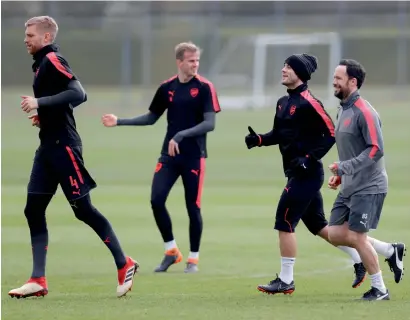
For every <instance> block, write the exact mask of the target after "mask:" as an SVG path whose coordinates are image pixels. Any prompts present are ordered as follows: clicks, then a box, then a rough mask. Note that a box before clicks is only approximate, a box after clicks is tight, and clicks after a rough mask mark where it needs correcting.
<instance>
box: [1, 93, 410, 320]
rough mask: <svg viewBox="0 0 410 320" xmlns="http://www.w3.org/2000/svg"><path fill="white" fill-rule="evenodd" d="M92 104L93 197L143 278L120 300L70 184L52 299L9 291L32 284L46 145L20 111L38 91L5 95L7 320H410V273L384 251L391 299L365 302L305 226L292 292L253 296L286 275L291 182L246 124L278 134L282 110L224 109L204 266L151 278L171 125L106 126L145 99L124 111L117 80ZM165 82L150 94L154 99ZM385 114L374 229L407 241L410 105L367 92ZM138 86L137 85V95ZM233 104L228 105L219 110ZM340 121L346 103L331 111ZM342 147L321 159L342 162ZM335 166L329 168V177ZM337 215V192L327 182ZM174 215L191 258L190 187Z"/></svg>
mask: <svg viewBox="0 0 410 320" xmlns="http://www.w3.org/2000/svg"><path fill="white" fill-rule="evenodd" d="M85 87H86V89H87V91H88V96H89V101H88V102H86V103H85V104H84V105H82V106H80V107H78V108H77V110H76V111H75V113H76V117H77V124H78V130H79V132H80V134H81V135H82V138H83V143H84V158H85V163H86V166H87V168H88V169H89V171H90V173H91V174H92V175H93V177H94V178H95V180H96V181H97V183H98V187H97V189H95V190H94V191H92V194H91V195H92V200H93V203H94V205H95V206H96V207H97V208H98V209H99V210H100V211H101V212H102V213H103V214H105V215H106V217H107V218H108V219H109V220H110V221H111V223H112V225H113V227H114V229H115V231H116V233H117V235H118V237H119V239H120V241H121V243H122V245H123V247H124V250H125V251H126V253H127V254H128V255H131V256H132V257H133V258H135V259H137V260H138V261H139V263H140V264H141V272H140V274H139V275H138V276H137V277H136V278H135V285H134V287H133V290H132V292H130V293H129V294H128V295H127V297H126V298H125V299H120V300H118V299H117V298H116V297H115V289H116V285H117V273H116V268H115V265H114V263H113V260H112V258H111V255H110V253H109V251H108V250H107V249H106V247H105V245H104V244H103V243H102V242H101V241H100V240H99V238H98V237H97V236H96V235H95V234H94V232H93V231H92V230H91V229H90V228H89V227H88V226H86V225H85V224H83V223H82V222H80V221H78V220H76V218H75V217H74V214H73V212H72V211H71V208H70V206H69V204H68V203H67V202H66V200H65V198H64V196H63V194H62V192H61V190H60V189H59V190H58V193H57V194H56V196H55V198H54V199H53V201H52V203H51V204H50V206H49V208H48V211H47V217H48V227H49V233H50V243H49V251H48V265H47V278H48V283H49V295H48V296H46V297H45V298H34V299H33V298H31V299H26V300H16V299H10V298H9V297H8V296H7V292H8V291H9V290H10V289H12V288H15V287H18V286H20V285H22V284H23V283H24V281H26V280H27V279H28V277H29V276H30V272H31V267H32V264H31V246H30V237H29V231H28V228H27V225H26V220H25V217H24V214H23V209H24V205H25V199H26V185H27V182H28V177H29V173H30V169H31V165H32V162H33V157H34V151H35V149H36V148H37V146H38V136H37V134H38V129H37V128H35V127H31V124H30V121H29V120H27V114H25V113H23V112H22V111H21V109H20V95H23V94H31V88H30V87H18V88H8V89H7V90H3V92H2V101H1V102H2V150H1V151H2V207H1V209H2V215H1V218H2V230H1V231H2V232H1V234H2V235H1V241H2V247H1V249H2V281H1V284H2V289H1V290H2V291H1V292H2V315H3V319H7V320H14V319H19V320H20V319H28V318H29V319H32V320H37V319H38V320H40V319H58V320H65V319H76V320H82V319H84V320H85V319H87V320H94V319H98V320H103V319H104V320H105V319H120V318H124V319H126V318H128V319H161V318H166V319H192V318H195V319H201V320H202V319H213V320H214V319H272V318H273V319H276V318H281V317H289V316H292V318H293V319H316V320H321V319H329V318H331V319H333V320H339V319H359V318H363V317H366V318H368V319H400V320H402V319H407V318H408V314H409V312H410V306H409V300H408V295H409V292H410V284H409V283H410V282H409V278H408V275H407V276H405V277H404V280H403V281H402V282H401V283H400V284H396V283H394V281H393V276H392V273H391V272H390V270H389V269H388V267H387V264H386V263H385V262H384V259H382V257H381V258H380V265H381V267H382V270H383V275H384V279H385V282H386V285H387V287H388V289H389V290H390V293H391V299H392V300H391V301H389V302H386V301H383V302H380V303H361V302H357V301H354V299H356V298H359V297H360V296H361V295H362V294H363V292H364V291H365V290H367V289H368V288H369V285H370V282H369V280H366V282H365V283H364V285H362V286H361V287H360V288H358V289H352V288H351V282H352V279H353V268H352V266H351V262H350V261H349V259H348V257H347V256H346V255H345V254H344V253H343V252H341V251H340V250H337V249H335V248H333V247H331V246H330V245H328V244H327V243H325V242H324V241H323V240H321V239H320V238H318V237H313V236H311V235H310V234H309V233H308V231H307V230H306V228H305V227H304V226H303V224H300V225H299V227H298V228H297V237H298V255H297V259H296V266H295V281H296V291H295V293H294V294H293V296H283V295H280V296H267V295H264V294H262V293H260V292H258V291H257V290H256V286H257V285H258V284H260V283H266V282H268V281H269V280H271V279H273V278H274V277H275V276H276V273H278V272H279V271H280V255H279V251H278V241H277V234H276V232H275V231H274V230H273V228H272V226H273V223H274V214H275V210H276V203H277V201H278V199H279V196H280V194H281V192H282V190H283V187H284V185H285V182H286V181H285V179H284V176H283V172H282V164H281V157H280V154H279V151H278V150H277V148H276V147H270V148H256V149H253V150H251V151H248V150H247V149H246V147H245V144H244V136H245V135H246V133H247V126H248V125H252V126H253V128H254V129H255V130H257V131H258V132H267V131H269V130H270V128H271V126H272V120H273V116H274V109H273V108H266V109H261V110H242V111H239V110H236V111H235V110H223V111H222V112H221V113H219V114H218V116H217V126H216V130H215V131H214V132H212V133H211V134H209V136H208V139H209V140H208V150H209V159H208V160H207V168H206V178H205V187H204V193H203V201H202V203H203V205H202V213H203V219H204V233H203V240H202V247H201V255H200V272H199V273H198V274H184V273H183V268H184V265H183V263H181V264H178V265H175V266H173V267H171V268H170V269H169V272H168V273H166V274H154V273H153V269H154V267H155V266H156V265H157V264H158V263H159V262H160V260H161V259H162V254H163V244H162V241H161V237H160V234H159V232H158V231H157V229H156V225H155V222H154V219H153V216H152V213H151V208H150V202H149V200H150V198H149V197H150V183H151V179H152V175H153V171H154V168H155V164H156V161H157V158H158V156H159V151H160V147H161V144H162V139H163V136H164V133H165V126H166V123H165V117H163V118H161V120H160V121H159V122H158V123H157V124H156V125H155V126H153V127H139V128H138V127H119V128H105V127H103V126H102V124H101V120H100V119H101V116H102V115H103V114H104V113H106V112H113V113H116V114H118V115H120V116H123V117H132V116H135V115H137V114H140V113H142V112H145V111H146V108H147V105H135V107H130V108H122V107H121V106H119V101H120V100H121V96H120V95H121V94H120V93H119V92H118V90H117V88H95V87H88V86H86V85H85ZM154 89H155V88H152V90H151V91H148V92H146V94H153V93H154ZM362 93H363V95H364V97H365V98H368V99H369V100H370V102H371V103H372V104H373V106H374V107H375V108H376V109H377V110H378V112H379V113H380V116H381V118H382V120H383V132H384V139H385V157H386V165H387V170H388V174H389V194H388V197H387V199H386V202H385V206H384V210H383V216H382V219H381V222H380V225H379V228H378V230H377V231H375V232H374V233H373V234H372V235H373V236H375V237H377V238H379V239H381V240H385V241H404V242H406V243H407V244H408V245H409V244H410V235H409V231H408V230H409V225H410V215H409V204H410V199H409V196H410V187H409V181H410V179H409V178H410V173H409V169H408V166H409V163H410V151H409V144H408V141H409V136H410V135H409V127H408V121H409V116H410V111H409V106H408V103H407V102H405V101H404V100H403V101H399V102H393V101H394V99H393V98H394V97H393V96H392V94H391V93H390V90H389V88H388V87H383V88H379V87H368V88H364V89H363V90H362ZM138 94H139V93H138V92H134V93H133V97H135V100H134V101H138V98H137V96H138ZM222 108H223V106H222ZM328 111H329V113H330V114H331V115H332V117H333V118H335V112H336V108H335V106H329V108H328ZM336 159H337V156H336V149H335V148H333V149H332V150H331V152H330V153H329V154H328V155H327V156H326V157H325V158H324V164H325V166H326V167H327V165H328V164H329V163H330V162H332V161H334V160H336ZM328 177H329V173H328V172H327V171H326V180H327V178H328ZM322 191H323V196H324V202H325V210H326V215H327V216H328V215H329V211H330V209H331V206H332V202H333V200H334V198H335V197H336V192H334V191H331V190H329V189H328V188H327V187H326V184H325V185H324V187H323V189H322ZM167 205H168V209H169V211H170V213H171V216H172V219H173V227H174V234H175V237H176V240H177V242H178V245H179V247H180V248H181V250H182V252H183V254H184V260H185V258H186V257H187V255H188V252H189V242H188V217H187V214H186V211H185V205H184V198H183V188H182V184H181V182H180V181H179V182H178V183H177V184H176V186H175V187H174V189H173V190H172V192H171V194H170V196H169V200H168V204H167Z"/></svg>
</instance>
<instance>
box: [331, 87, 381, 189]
mask: <svg viewBox="0 0 410 320" xmlns="http://www.w3.org/2000/svg"><path fill="white" fill-rule="evenodd" d="M340 105H341V108H340V109H339V112H338V114H337V123H336V130H335V138H336V147H337V152H338V154H339V163H338V174H339V175H340V176H341V178H342V184H341V189H340V194H341V196H343V197H350V196H351V195H353V194H379V193H387V189H388V177H387V172H386V168H385V163H384V156H383V153H384V151H383V149H384V148H383V135H382V129H381V121H380V117H379V114H378V113H377V111H376V110H375V109H374V108H373V107H372V106H371V105H370V103H369V102H368V101H366V100H364V99H363V98H362V97H361V96H360V94H359V92H358V91H356V92H354V93H353V94H351V96H350V97H349V98H348V100H347V101H345V102H341V103H340Z"/></svg>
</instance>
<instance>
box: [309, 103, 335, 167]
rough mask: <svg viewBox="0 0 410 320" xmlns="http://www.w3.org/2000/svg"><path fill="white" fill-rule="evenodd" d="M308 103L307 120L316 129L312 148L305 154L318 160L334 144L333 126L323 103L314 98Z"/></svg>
mask: <svg viewBox="0 0 410 320" xmlns="http://www.w3.org/2000/svg"><path fill="white" fill-rule="evenodd" d="M308 103H309V112H308V114H309V117H308V121H310V122H311V124H312V126H311V127H312V128H313V129H314V130H317V131H318V132H317V136H318V137H319V140H318V141H317V143H316V145H315V147H314V148H312V149H311V150H309V152H308V154H307V155H306V156H307V157H309V158H312V159H315V160H320V159H322V158H323V157H324V156H325V155H326V154H327V153H328V152H329V150H330V149H332V147H333V145H334V144H335V142H336V140H335V126H334V123H333V121H332V118H331V117H330V115H329V114H328V113H327V112H326V110H325V109H324V107H323V105H322V104H321V103H320V102H319V101H317V100H315V99H311V100H310V101H308Z"/></svg>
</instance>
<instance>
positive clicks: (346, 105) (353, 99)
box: [340, 90, 360, 109]
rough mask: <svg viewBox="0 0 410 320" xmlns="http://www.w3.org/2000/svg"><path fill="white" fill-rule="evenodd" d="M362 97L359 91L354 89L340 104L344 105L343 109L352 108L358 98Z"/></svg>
mask: <svg viewBox="0 0 410 320" xmlns="http://www.w3.org/2000/svg"><path fill="white" fill-rule="evenodd" d="M359 98H360V94H359V91H358V90H356V91H354V92H353V93H352V94H351V95H350V96H349V97H348V98H347V99H346V100H344V101H340V105H341V106H342V108H343V109H348V108H350V107H351V106H352V105H353V104H354V103H355V102H356V100H357V99H359Z"/></svg>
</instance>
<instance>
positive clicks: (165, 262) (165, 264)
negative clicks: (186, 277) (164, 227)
mask: <svg viewBox="0 0 410 320" xmlns="http://www.w3.org/2000/svg"><path fill="white" fill-rule="evenodd" d="M182 258H183V257H182V253H181V251H179V249H178V248H173V249H171V250H168V251H167V252H165V256H164V259H162V261H161V263H160V265H159V266H158V267H156V268H155V270H154V271H155V272H166V271H167V270H168V268H169V267H170V266H172V265H173V264H177V263H179V262H181V261H182Z"/></svg>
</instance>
